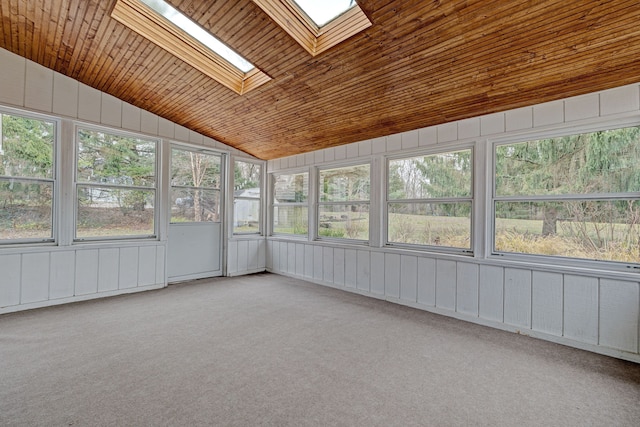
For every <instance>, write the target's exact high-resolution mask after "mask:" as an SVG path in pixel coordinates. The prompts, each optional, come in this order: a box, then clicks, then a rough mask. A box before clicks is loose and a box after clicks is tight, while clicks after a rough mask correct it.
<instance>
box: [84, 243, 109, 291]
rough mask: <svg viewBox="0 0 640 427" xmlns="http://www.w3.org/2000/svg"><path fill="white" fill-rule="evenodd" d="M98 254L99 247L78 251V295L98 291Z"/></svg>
mask: <svg viewBox="0 0 640 427" xmlns="http://www.w3.org/2000/svg"><path fill="white" fill-rule="evenodd" d="M98 255H99V251H98V249H88V250H79V251H76V290H75V294H76V295H89V294H95V293H97V292H98V265H99V261H98V259H99V258H98ZM115 271H117V269H116V270H115Z"/></svg>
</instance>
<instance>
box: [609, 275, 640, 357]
mask: <svg viewBox="0 0 640 427" xmlns="http://www.w3.org/2000/svg"><path fill="white" fill-rule="evenodd" d="M638 292H639V290H638V283H636V282H623V281H621V280H607V279H600V341H599V343H600V345H604V346H607V347H612V348H617V349H619V350H625V351H630V352H632V353H637V352H638V310H639V309H640V307H638V305H639V304H638Z"/></svg>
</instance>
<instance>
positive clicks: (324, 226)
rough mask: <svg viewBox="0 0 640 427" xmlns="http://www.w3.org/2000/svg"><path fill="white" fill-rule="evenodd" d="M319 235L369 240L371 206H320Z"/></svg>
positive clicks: (366, 204) (363, 204)
mask: <svg viewBox="0 0 640 427" xmlns="http://www.w3.org/2000/svg"><path fill="white" fill-rule="evenodd" d="M318 235H319V236H323V237H341V238H345V239H357V240H369V204H368V203H361V204H353V205H320V207H319V221H318Z"/></svg>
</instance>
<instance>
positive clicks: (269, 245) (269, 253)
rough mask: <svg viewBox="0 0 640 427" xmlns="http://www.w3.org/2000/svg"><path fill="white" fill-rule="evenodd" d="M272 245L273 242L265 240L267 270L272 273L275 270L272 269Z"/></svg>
mask: <svg viewBox="0 0 640 427" xmlns="http://www.w3.org/2000/svg"><path fill="white" fill-rule="evenodd" d="M273 244H274V242H273V241H271V240H267V259H266V261H267V268H268V269H270V270H272V271H273V270H275V269H274V268H273Z"/></svg>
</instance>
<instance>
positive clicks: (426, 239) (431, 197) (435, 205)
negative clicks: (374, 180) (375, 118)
mask: <svg viewBox="0 0 640 427" xmlns="http://www.w3.org/2000/svg"><path fill="white" fill-rule="evenodd" d="M472 157H473V156H472V153H471V150H470V149H468V150H460V151H454V152H447V153H439V154H432V155H426V156H419V157H412V158H404V159H397V160H390V161H389V168H388V191H387V243H388V244H391V245H396V244H397V245H421V246H436V247H443V248H457V249H463V250H471V212H472V211H473V208H472V194H473V185H472V176H473V170H472V165H473V158H472Z"/></svg>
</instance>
